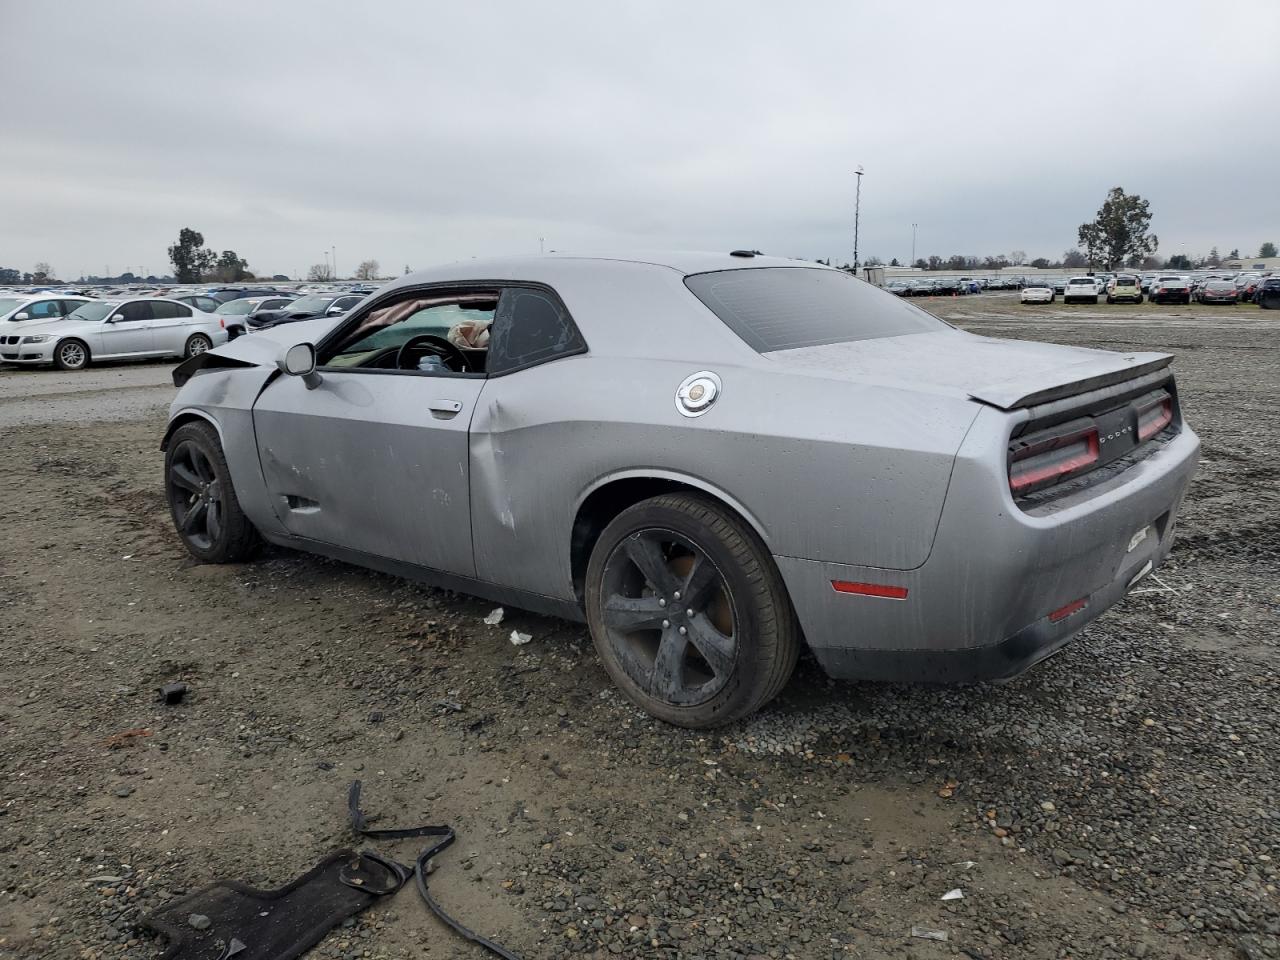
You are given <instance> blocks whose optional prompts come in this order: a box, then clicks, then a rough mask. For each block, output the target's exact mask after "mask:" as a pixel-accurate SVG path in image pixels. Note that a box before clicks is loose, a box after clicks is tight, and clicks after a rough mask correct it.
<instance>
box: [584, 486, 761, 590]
mask: <svg viewBox="0 0 1280 960" xmlns="http://www.w3.org/2000/svg"><path fill="white" fill-rule="evenodd" d="M676 492H688V493H700V494H703V495H704V496H708V497H710V498H711V499H713V500H715V501H716V502H717V503H719V504H720V505H721V506H722V507H725V508H726V509H728V510H731V511H732V512H733V513H734V514H736V515H737V516H738V517H739V518H740V519H741V520H742V521H743V522H744V523H746V524H747V526H749V527H750V528H751V529H752V531H753V532H754V533H755V535H756V536H757V537H759V538H760V541H761V543H763V544H764V546H765V550H766V551H769V537H768V535H767V534H766V532H765V526H764V524H763V523H761V521H760V519H759V518H758V517H756V516H755V515H754V514H753V513H752V512H751V511H750V510H748V509H747V508H746V506H745V505H743V504H742V503H741V502H740V501H738V500H737V499H736V498H735V497H733V496H732V495H730V494H729V493H727V492H726V491H724V490H722V489H721V488H719V487H717V486H716V485H715V484H712V483H710V482H708V481H706V480H704V479H702V478H700V477H694V476H690V475H688V474H684V473H679V472H677V471H671V470H657V469H633V470H621V471H617V472H614V473H611V474H608V475H606V476H603V477H600V478H599V479H597V480H596V481H595V482H594V483H592V484H591V485H590V486H588V487H587V488H586V489H585V490H584V491H583V492H582V493H581V494H580V495H579V497H578V500H577V502H576V503H575V504H574V512H573V513H574V516H573V525H572V527H571V528H570V536H569V566H570V570H571V574H572V578H573V590H574V594H575V595H576V597H577V599H578V601H579V602H580V603H581V602H582V600H583V596H584V593H583V588H584V583H585V580H586V572H587V563H588V561H589V560H590V559H591V551H592V550H593V549H594V548H595V545H596V541H598V540H599V539H600V534H601V533H603V532H604V528H605V527H607V526H608V525H609V523H610V521H612V520H613V518H614V517H616V516H617V515H618V514H620V513H621V512H622V511H623V510H626V509H627V508H628V507H631V506H634V505H635V504H637V503H639V502H640V501H641V500H648V499H649V498H650V497H656V496H659V495H661V494H664V493H676Z"/></svg>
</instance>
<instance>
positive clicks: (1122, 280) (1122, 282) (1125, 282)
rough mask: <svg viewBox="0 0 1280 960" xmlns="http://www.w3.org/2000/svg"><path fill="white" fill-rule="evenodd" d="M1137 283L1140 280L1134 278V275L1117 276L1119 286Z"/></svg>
mask: <svg viewBox="0 0 1280 960" xmlns="http://www.w3.org/2000/svg"><path fill="white" fill-rule="evenodd" d="M1137 285H1138V281H1137V280H1135V279H1133V277H1117V278H1116V286H1117V287H1136V286H1137Z"/></svg>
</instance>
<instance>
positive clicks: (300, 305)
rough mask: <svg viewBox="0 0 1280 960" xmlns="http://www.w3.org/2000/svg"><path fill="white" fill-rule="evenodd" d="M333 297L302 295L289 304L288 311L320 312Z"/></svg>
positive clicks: (331, 301)
mask: <svg viewBox="0 0 1280 960" xmlns="http://www.w3.org/2000/svg"><path fill="white" fill-rule="evenodd" d="M335 299H336V298H335V297H302V298H301V299H298V300H295V301H293V303H291V304H289V312H290V313H321V312H322V311H324V309H325V308H326V307H328V306H329V304H331V303H333V301H334V300H335Z"/></svg>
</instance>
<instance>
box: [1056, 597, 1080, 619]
mask: <svg viewBox="0 0 1280 960" xmlns="http://www.w3.org/2000/svg"><path fill="white" fill-rule="evenodd" d="M1088 605H1089V598H1088V597H1081V598H1080V599H1079V600H1072V601H1071V602H1070V603H1068V604H1067V605H1066V606H1065V607H1059V608H1058V609H1057V610H1055V611H1053V613H1051V614H1049V622H1050V623H1058V622H1060V621H1062V620H1065V619H1067V617H1069V616H1071V615H1072V614H1073V613H1079V612H1080V611H1081V610H1083V609H1084V608H1085V607H1087V606H1088Z"/></svg>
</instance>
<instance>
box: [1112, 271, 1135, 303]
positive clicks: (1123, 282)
mask: <svg viewBox="0 0 1280 960" xmlns="http://www.w3.org/2000/svg"><path fill="white" fill-rule="evenodd" d="M1120 300H1128V301H1131V302H1133V303H1141V302H1142V286H1141V284H1139V282H1138V278H1137V277H1129V276H1119V277H1114V278H1113V279H1112V280H1110V281H1109V282H1108V283H1107V303H1116V302H1118V301H1120Z"/></svg>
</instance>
